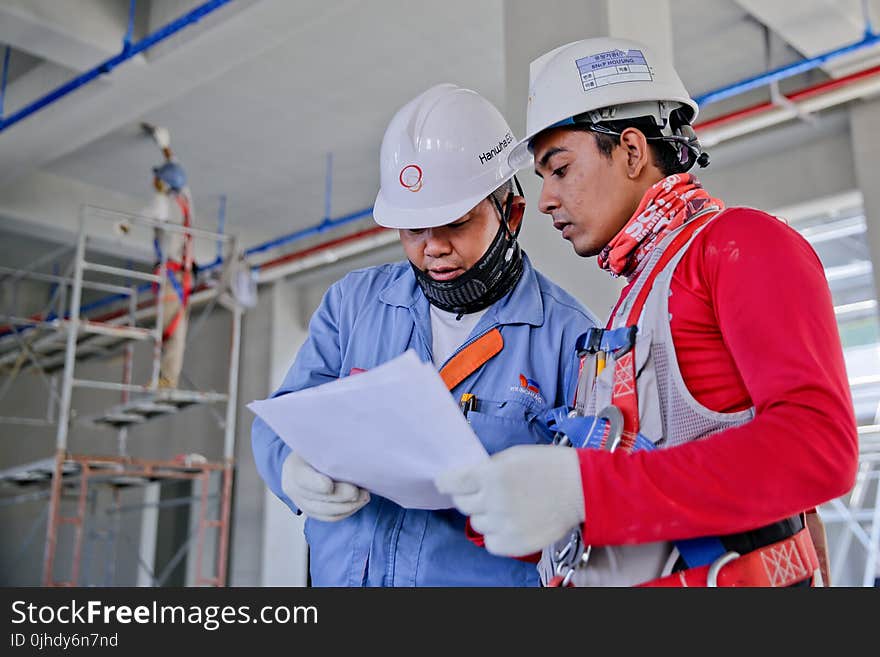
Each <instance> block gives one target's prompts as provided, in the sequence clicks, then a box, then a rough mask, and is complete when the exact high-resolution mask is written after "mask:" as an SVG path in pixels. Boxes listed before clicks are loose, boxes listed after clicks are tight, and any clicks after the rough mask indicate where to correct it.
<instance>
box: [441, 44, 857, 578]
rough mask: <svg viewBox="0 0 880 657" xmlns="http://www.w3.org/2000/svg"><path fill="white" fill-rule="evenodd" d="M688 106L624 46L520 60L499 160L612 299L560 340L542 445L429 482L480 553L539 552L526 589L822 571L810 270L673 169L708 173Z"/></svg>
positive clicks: (829, 468)
mask: <svg viewBox="0 0 880 657" xmlns="http://www.w3.org/2000/svg"><path fill="white" fill-rule="evenodd" d="M696 114H697V105H696V103H695V102H694V101H693V99H691V97H690V95H689V94H688V92H687V90H686V89H685V88H684V85H683V84H682V82H681V80H680V78H679V76H678V74H677V73H676V71H675V70H674V69H673V67H672V65H671V63H669V62H668V61H665V60H664V59H663V58H661V57H658V56H657V55H656V54H655V53H653V52H652V51H651V50H650V48H648V47H646V46H644V45H642V44H640V43H636V42H632V41H626V40H621V39H612V38H598V39H587V40H583V41H578V42H574V43H570V44H567V45H565V46H561V47H559V48H557V49H555V50H553V51H551V52H549V53H547V54H545V55H543V56H542V57H540V58H538V59H537V60H535V61H534V62H532V66H531V75H530V90H529V104H528V114H527V127H526V137H525V138H524V139H523V140H522V141H520V142H519V143H518V144H517V146H516V147H515V148H514V150H513V151H512V152H511V156H510V157H511V163H512V164H514V165H515V166H517V167H521V166H527V165H528V164H529V163H530V162H532V161H533V162H534V170H535V173H536V174H537V175H538V176H539V177H540V178H541V179H542V191H541V197H540V202H539V209H540V210H541V211H542V212H543V213H545V214H548V215H550V216H551V217H552V220H553V226H554V228H556V229H557V230H559V231H561V233H562V237H563V238H564V239H566V240H568V241H569V242H571V244H572V246H573V248H574V250H575V252H576V253H577V254H578V255H580V256H582V257H592V256H598V264H599V267H600V268H601V269H603V270H605V271H607V272H608V273H609V274H611V275H612V276H624V277H626V279H627V281H628V285H627V286H626V287H625V288H624V290H623V291H622V293H621V295H620V299H619V300H618V302H617V304H616V307H615V308H614V310H613V311H612V313H611V316H610V318H609V319H608V322H607V324H606V327H605V329H593V330H591V331H589V332H588V333H586V334H585V335H584V336H582V339H581V340H580V342H579V344H578V348H577V351H578V353H577V357H578V358H580V366H581V373H580V377H579V381H578V389H577V393H576V396H575V398H574V399H573V400H572V404H571V406H570V407H563V408H560V409H555V411H554V412H553V413H551V414H549V415H548V416H547V417H546V422H547V424H548V426H550V427H551V428H552V429H553V430H554V431H555V432H556V436H557V441H556V442H557V443H558V444H557V445H541V446H538V445H535V446H531V445H530V446H516V447H512V448H510V449H507V450H505V451H503V452H499V453H497V454H494V455H492V457H491V458H490V459H488V460H486V461H485V462H483V463H482V464H479V465H477V466H475V467H471V468H467V469H464V470H459V471H453V472H447V473H444V474H442V475H441V476H440V477H439V478H438V479H437V482H436V483H437V487H438V488H439V490H441V491H442V492H445V493H448V494H451V495H452V496H453V499H454V501H455V504H456V506H457V508H458V509H459V510H460V511H461V512H462V513H464V514H466V515H468V516H469V517H470V518H469V519H470V525H471V527H472V529H473V530H474V532H476V533H478V534H481V535H482V539H481V540H482V541H484V543H485V547H486V548H487V549H488V550H489V551H490V552H492V553H494V554H499V555H511V556H514V555H516V556H521V555H526V554H528V553H532V552H535V551H536V550H542V549H543V554H542V557H541V563H540V564H539V569H540V571H541V576H542V581H543V583H544V584H545V585H577V586H603V585H606V586H607V585H611V586H631V585H649V586H658V585H660V586H707V585H709V586H712V585H719V586H798V585H799V586H809V585H810V583H818V582H819V581H820V580H821V572H822V570H824V569H820V565H822V564H821V562H822V552H823V547H822V546H821V545H820V546H819V550H818V554H817V549H816V547H817V546H816V545H815V544H814V541H813V540H812V539H811V535H810V530H809V527H808V526H805V525H813V524H815V523H816V520H817V517H816V514H815V513H812V514H810V513H808V512H809V511H811V510H812V511H815V507H816V506H817V505H819V504H822V503H824V502H827V501H828V500H831V499H833V498H836V497H838V496H840V495H843V494H845V493H846V492H847V491H848V490H849V489H850V488H851V487H852V485H853V483H854V479H855V471H856V463H857V457H858V439H857V432H856V425H855V418H854V413H853V408H852V401H851V397H850V392H849V386H848V382H847V376H846V371H845V368H844V361H843V353H842V348H841V344H840V338H839V335H838V331H837V326H836V322H835V316H834V309H833V306H832V302H831V294H830V291H829V289H828V285H827V283H826V279H825V275H824V271H823V267H822V264H821V263H820V261H819V259H818V257H817V256H816V254H815V252H814V251H813V249H812V248H811V247H810V245H809V244H808V243H807V242H806V240H804V239H803V238H801V237H800V236H799V235H798V234H797V232H795V231H794V230H793V229H791V228H790V227H788V226H787V225H786V224H785V223H784V222H782V221H780V220H779V219H777V218H776V217H773V216H771V215H769V214H766V213H764V212H761V211H759V210H754V209H751V208H743V207H726V206H725V204H724V202H723V201H721V200H720V199H718V198H715V197H713V196H712V195H711V194H710V193H709V192H708V191H707V190H705V189H704V188H703V187H702V185H701V184H700V182H699V181H698V180H697V178H696V177H695V176H694V175H693V174H691V173H689V171H690V169H691V168H692V167H693V165H694V164H699V165H700V166H706V165H707V164H708V155H707V154H706V153H705V152H703V150H702V148H701V146H700V143H699V141H698V139H697V137H696V135H695V133H694V131H693V129H692V128H691V124H692V122H693V121H694V119H695V117H696ZM560 445H571V446H574V447H575V449H569V448H567V447H560ZM807 518H809V520H808V519H807ZM819 529H820V531H819V532H817V534H818V535H822V534H823V532H821V526H820V527H819ZM826 565H827V564H826Z"/></svg>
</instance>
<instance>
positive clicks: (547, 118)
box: [510, 37, 698, 169]
mask: <svg viewBox="0 0 880 657" xmlns="http://www.w3.org/2000/svg"><path fill="white" fill-rule="evenodd" d="M676 109H682V110H683V114H684V116H683V118H684V120H686V121H687V122H688V123H692V122H693V120H694V119H695V118H696V116H697V110H698V108H697V104H696V102H694V100H693V99H692V98H691V97H690V94H688V92H687V89H685V87H684V84H682V81H681V78H679V77H678V73H676V71H675V69H674V68H673V67H672V62H670V61H669V60H667V59H665V58H663V57H659V56H656V55H655V54H654V52H653V51H652V50H651V48H650V47H648V46H646V45H644V44H641V43H638V42H636V41H630V40H628V39H616V38H611V37H600V38H596V39H583V40H581V41H573V42H572V43H569V44H566V45H564V46H560V47H559V48H556V49H555V50H551V51H550V52H548V53H546V54H544V55H542V56H541V57H539V58H538V59H536V60H534V61H533V62H532V64H531V68H530V69H529V101H528V107H527V109H526V136H525V138H524V139H523V140H522V141H520V142H518V143H517V144H516V146H514V148H513V149H512V151H511V153H510V164H511V166H513V167H514V168H516V169H521V168H523V167H526V166H529V165H530V164H531V161H532V154H531V151H530V149H529V144H530V142H531V141H532V139H533V138H534V137H535V135H537V134H538V133H539V132H541V131H542V130H546V129H547V128H550V127H553V126H555V125H556V124H559V123H562V122H565V121H567V120H568V119H571V118H572V117H574V116H577V115H580V114H585V113H588V112H589V113H592V115H591V116H590V120H591V121H592V122H599V121H615V120H621V119H628V118H635V117H638V116H649V115H651V116H655V118H656V119H658V120H662V121H663V122H665V121H666V119H667V118H668V116H669V113H670V112H672V111H674V110H676Z"/></svg>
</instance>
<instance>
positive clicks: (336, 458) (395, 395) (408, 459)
mask: <svg viewBox="0 0 880 657" xmlns="http://www.w3.org/2000/svg"><path fill="white" fill-rule="evenodd" d="M248 408H249V409H251V410H252V411H253V412H254V413H256V414H257V415H259V416H260V417H261V418H262V419H263V420H264V421H265V422H266V424H268V425H269V426H270V427H271V428H272V429H273V430H274V431H275V433H277V434H278V435H279V436H280V437H281V439H282V440H284V442H285V443H287V444H288V445H290V447H291V449H293V451H295V452H296V453H297V454H299V455H300V456H302V458H303V459H305V460H306V461H307V462H308V463H310V464H311V465H312V466H313V467H314V468H316V469H317V470H319V471H320V472H323V473H325V474H326V475H328V476H330V477H332V478H333V479H336V480H337V481H348V482H351V483H354V484H357V485H358V486H361V487H362V488H366V489H367V490H369V491H371V492H373V493H376V494H377V495H381V496H382V497H386V498H388V499H390V500H392V501H394V502H396V503H397V504H399V505H401V506H403V507H406V508H410V509H443V508H448V507H451V506H452V501H451V499H450V498H449V497H448V496H446V495H442V494H440V493H439V492H438V491H437V489H436V488H435V487H434V483H433V480H434V477H435V476H436V475H437V474H439V473H440V472H443V471H445V470H447V469H452V468H459V467H466V466H469V465H472V464H474V463H477V462H479V461H481V460H483V459H486V458H488V455H487V453H486V450H485V449H484V448H483V445H482V444H481V443H480V440H479V439H478V438H477V436H476V434H474V432H473V431H472V430H471V428H470V425H468V423H467V421H466V420H465V418H464V416H463V415H462V413H461V411H460V410H459V409H458V406H457V405H456V403H455V401H454V400H453V399H452V396H451V395H450V394H449V391H448V390H447V389H446V386H445V385H444V383H443V380H442V379H441V378H440V375H439V374H438V373H437V370H435V369H434V367H433V366H432V365H431V364H429V363H422V362H421V361H420V360H419V358H418V356H416V354H415V352H414V351H412V350H410V351H407V352H406V353H404V354H403V355H401V356H398V357H397V358H395V359H393V360H391V361H388V362H387V363H384V364H383V365H380V366H378V367H376V368H374V369H372V370H370V371H368V372H364V373H362V374H356V375H354V376H349V377H346V378H343V379H337V380H336V381H332V382H330V383H326V384H324V385H320V386H316V387H314V388H308V389H306V390H301V391H298V392H294V393H290V394H287V395H282V396H280V397H276V398H274V399H264V400H259V401H253V402H251V403H250V404H248Z"/></svg>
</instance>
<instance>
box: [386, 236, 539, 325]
mask: <svg viewBox="0 0 880 657" xmlns="http://www.w3.org/2000/svg"><path fill="white" fill-rule="evenodd" d="M404 264H405V265H406V267H405V271H404V272H403V274H402V275H401V276H400V277H398V278H396V279H395V280H393V281H392V282H391V283H389V284H388V285H387V286H386V287H385V288H384V289H383V290H382V291H381V292H380V293H379V300H380V301H381V302H383V303H385V304H387V305H389V306H398V307H400V308H410V309H411V310H413V311H414V312H415V313H416V315H417V316H419V317H425V318H427V317H428V299H427V297H425V295H424V294H423V293H422V290H421V288H419V284H418V283H417V282H416V276H415V274H414V273H413V271H412V267H411V266H410V265H409V263H408V262H406V263H404ZM489 318H491V320H492V322H493V324H499V325H504V324H531V325H532V326H541V325H542V324H543V323H544V302H543V300H542V299H541V290H540V287H539V284H538V275H537V273H536V272H535V269H534V268H533V267H532V263H531V261H530V260H529V258H528V256H527V255H526V254H525V253H523V274H522V277H521V278H520V279H519V282H518V283H517V284H516V287H515V288H513V291H512V292H510V293H509V294H507V295H506V296H504V297H502V298H501V299H499V300H498V301H496V302H495V303H494V305H493V306H492V307H491V308H490V309H489V312H487V313H486V317H484V318H483V320H485V319H489ZM481 323H482V321H481Z"/></svg>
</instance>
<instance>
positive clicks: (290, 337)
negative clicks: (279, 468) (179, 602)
mask: <svg viewBox="0 0 880 657" xmlns="http://www.w3.org/2000/svg"><path fill="white" fill-rule="evenodd" d="M299 296H300V295H299V289H298V286H296V285H295V284H294V283H291V282H290V281H286V280H281V281H279V282H277V283H275V284H274V286H273V288H272V321H271V333H270V335H271V339H270V351H271V359H270V361H269V363H270V369H269V379H270V380H269V390H270V392H273V391H275V390H276V389H277V388H278V386H280V385H281V382H282V380H283V379H284V375H285V374H286V373H287V370H288V369H289V368H290V365H291V363H292V362H293V359H294V357H295V356H296V352H297V351H298V350H299V348H300V346H302V344H303V342H304V341H305V339H306V336H307V335H308V332H307V330H306V328H305V322H303V321H302V318H301V317H300V315H301V313H300V305H301V304H300V303H299ZM265 495H266V498H265V505H264V507H263V508H264V511H263V559H262V564H263V567H262V572H261V581H262V585H263V586H305V585H306V583H307V581H308V579H307V578H308V545H307V544H306V541H305V537H304V535H303V527H304V523H305V517H304V516H295V515H293V514H292V513H291V512H290V509H288V508H287V507H286V506H285V505H284V504H283V503H282V502H281V501H280V500H279V499H278V498H277V497H275V495H274V494H273V493H272V492H271V491H270V490H269V489H268V488H266V489H265Z"/></svg>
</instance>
